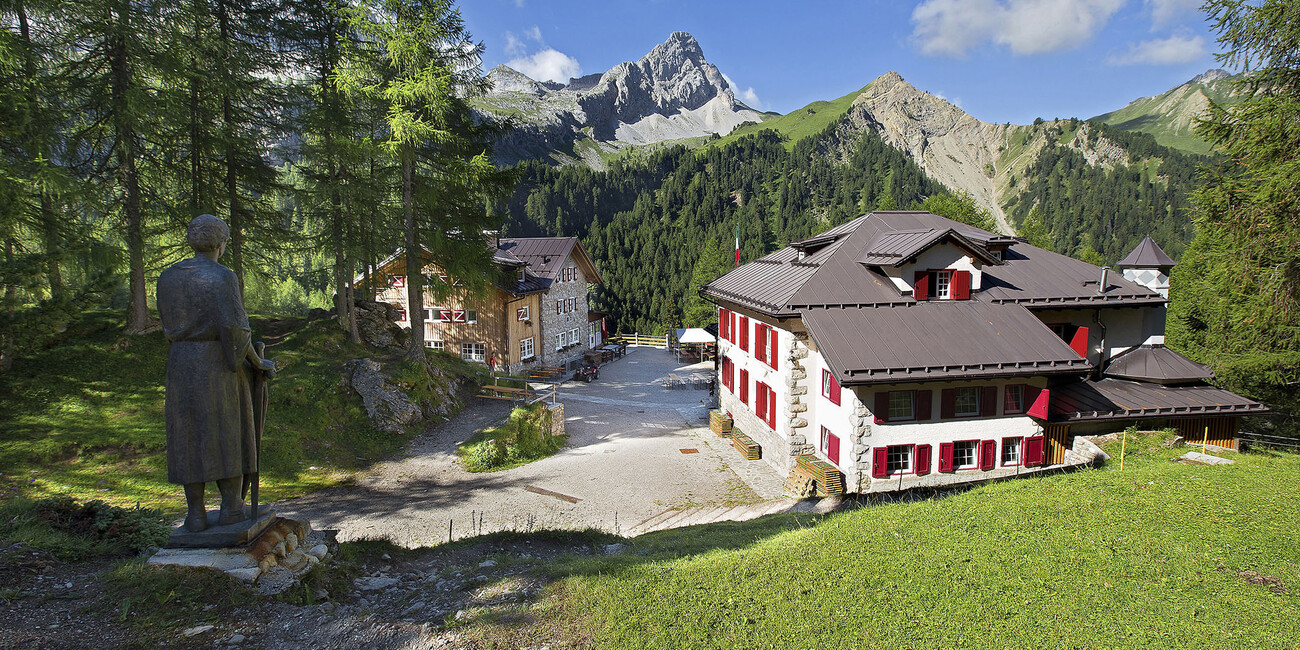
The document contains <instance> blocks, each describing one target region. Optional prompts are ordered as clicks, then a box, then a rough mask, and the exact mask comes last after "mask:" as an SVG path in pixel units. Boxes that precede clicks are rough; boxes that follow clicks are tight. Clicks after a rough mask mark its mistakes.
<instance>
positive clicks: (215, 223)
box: [185, 214, 230, 253]
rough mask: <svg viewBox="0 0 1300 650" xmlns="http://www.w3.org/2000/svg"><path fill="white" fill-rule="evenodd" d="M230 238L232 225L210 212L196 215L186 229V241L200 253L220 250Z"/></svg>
mask: <svg viewBox="0 0 1300 650" xmlns="http://www.w3.org/2000/svg"><path fill="white" fill-rule="evenodd" d="M229 239H230V227H229V226H227V225H226V222H224V221H222V220H221V219H218V218H216V217H214V216H212V215H210V214H201V215H199V216H197V217H194V220H193V221H191V222H190V227H189V228H187V229H186V230H185V241H187V242H189V244H190V248H193V249H194V250H195V252H198V253H208V252H211V251H215V250H218V249H220V248H221V245H222V244H224V243H226V241H227V240H229Z"/></svg>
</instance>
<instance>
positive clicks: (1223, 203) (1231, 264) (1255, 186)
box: [1168, 0, 1300, 432]
mask: <svg viewBox="0 0 1300 650" xmlns="http://www.w3.org/2000/svg"><path fill="white" fill-rule="evenodd" d="M1206 10H1207V12H1208V14H1209V17H1210V20H1211V21H1213V23H1214V28H1215V31H1217V32H1218V34H1219V43H1220V44H1221V45H1222V46H1223V47H1224V48H1225V52H1224V53H1222V54H1220V55H1218V56H1219V59H1220V60H1221V61H1222V62H1224V63H1225V64H1227V65H1229V66H1232V67H1241V68H1242V69H1244V70H1245V71H1246V72H1247V74H1245V75H1243V76H1242V77H1241V79H1240V80H1239V81H1237V89H1236V96H1237V98H1239V99H1240V101H1239V102H1238V103H1236V104H1233V105H1231V106H1219V105H1212V106H1211V110H1210V112H1209V114H1208V116H1207V117H1206V118H1205V119H1204V120H1202V121H1201V122H1200V124H1199V125H1198V131H1199V133H1200V134H1201V135H1202V136H1204V137H1206V138H1207V139H1208V140H1210V141H1211V142H1213V143H1214V144H1215V146H1216V148H1218V149H1219V150H1220V151H1221V152H1222V153H1223V154H1225V155H1224V156H1222V157H1221V158H1219V161H1218V162H1217V164H1216V165H1215V166H1214V167H1213V168H1211V169H1208V170H1206V171H1205V181H1204V183H1203V185H1201V187H1200V188H1199V189H1198V190H1197V191H1196V192H1195V193H1194V195H1193V201H1194V204H1195V208H1196V212H1195V223H1196V235H1195V237H1194V238H1193V239H1192V243H1191V245H1190V246H1189V247H1188V249H1187V251H1186V252H1185V253H1184V254H1183V256H1182V259H1180V260H1179V264H1178V266H1177V267H1175V268H1174V271H1173V277H1172V278H1171V279H1170V292H1171V295H1170V298H1171V300H1172V303H1171V305H1170V310H1169V330H1168V332H1169V342H1170V344H1171V345H1174V346H1176V347H1177V348H1179V349H1180V350H1182V351H1184V352H1185V353H1187V354H1188V355H1189V356H1191V357H1192V358H1194V359H1197V360H1199V361H1203V362H1205V363H1208V364H1210V365H1211V366H1212V367H1213V368H1214V370H1215V373H1216V376H1217V377H1218V379H1219V380H1220V381H1223V382H1224V383H1225V384H1227V385H1228V386H1229V387H1230V388H1232V389H1233V390H1238V391H1240V392H1243V393H1245V394H1246V395H1250V396H1252V397H1255V398H1258V399H1262V400H1265V401H1267V402H1268V403H1269V404H1270V406H1272V407H1273V409H1274V414H1275V421H1276V422H1278V423H1280V424H1282V426H1283V427H1285V428H1289V429H1290V430H1291V431H1292V432H1294V431H1295V428H1296V427H1295V424H1296V423H1295V417H1296V413H1297V407H1298V406H1300V404H1298V402H1297V399H1296V396H1295V385H1296V383H1297V382H1300V130H1297V129H1296V128H1295V125H1296V124H1300V3H1297V2H1295V1H1294V0H1287V1H1282V0H1268V1H1266V2H1262V3H1257V2H1241V1H1238V0H1212V1H1211V2H1209V3H1207V5H1206Z"/></svg>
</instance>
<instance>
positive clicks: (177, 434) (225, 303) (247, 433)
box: [158, 214, 274, 532]
mask: <svg viewBox="0 0 1300 650" xmlns="http://www.w3.org/2000/svg"><path fill="white" fill-rule="evenodd" d="M185 235H186V240H187V241H188V242H189V244H190V247H191V248H193V249H194V257H191V258H189V259H186V260H183V261H180V262H177V263H176V264H173V265H172V266H171V267H169V268H168V269H167V270H165V271H163V272H162V275H161V276H159V278H158V315H159V316H160V317H161V318H162V326H163V333H164V334H165V335H166V336H167V341H168V342H169V343H170V345H169V349H168V352H167V388H166V402H165V404H166V406H165V409H166V422H167V480H169V481H171V482H172V483H179V484H181V485H184V486H185V503H186V508H187V513H186V517H185V528H186V529H188V530H190V531H192V532H199V531H202V530H204V529H206V528H207V527H208V516H207V512H206V509H205V507H204V498H203V492H204V486H205V484H206V483H208V482H209V481H215V482H216V484H217V489H218V491H220V492H221V510H220V512H219V516H218V518H217V523H218V524H221V525H225V524H233V523H237V522H240V521H243V520H245V519H246V518H247V516H248V515H247V514H246V513H245V510H244V493H245V491H246V489H247V488H248V486H249V484H250V483H252V482H254V481H255V480H256V476H257V471H258V458H257V456H258V442H259V440H258V438H259V437H260V436H259V435H258V433H259V429H258V425H259V424H260V419H261V415H262V413H258V412H255V390H254V388H255V385H256V382H257V381H258V380H261V379H262V377H261V374H262V373H263V372H268V371H271V370H273V369H274V365H273V364H272V363H271V362H269V361H266V360H263V359H262V358H261V356H260V355H259V354H258V351H257V350H255V349H254V346H253V345H252V341H251V330H250V328H249V326H248V314H247V313H245V312H244V301H243V296H242V295H241V293H240V290H239V280H238V278H236V276H235V273H234V271H231V270H230V269H228V268H226V267H225V266H222V265H221V264H218V263H217V260H218V259H220V258H221V255H222V253H224V252H225V250H226V242H227V241H228V240H229V239H230V229H229V228H228V227H227V226H226V224H225V222H223V221H222V220H221V219H218V218H217V217H214V216H212V215H210V214H204V215H199V216H197V217H195V218H194V220H193V221H191V222H190V225H189V228H188V230H187V231H186V233H185ZM258 406H262V405H258ZM254 500H256V488H255V487H254ZM254 518H256V515H254Z"/></svg>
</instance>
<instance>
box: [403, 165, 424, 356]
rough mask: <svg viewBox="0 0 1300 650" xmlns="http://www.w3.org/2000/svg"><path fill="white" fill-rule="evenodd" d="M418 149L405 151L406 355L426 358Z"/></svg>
mask: <svg viewBox="0 0 1300 650" xmlns="http://www.w3.org/2000/svg"><path fill="white" fill-rule="evenodd" d="M414 172H415V152H414V151H412V150H411V148H410V147H406V148H405V150H404V151H402V230H403V231H404V233H405V235H406V317H407V320H408V321H410V323H411V341H410V344H409V345H408V346H407V348H406V358H407V359H409V360H411V361H423V360H424V255H423V251H422V249H421V248H420V237H419V230H418V227H417V224H416V222H415V191H414V190H415V188H414V187H413V183H414V181H413V179H412V176H413V175H414Z"/></svg>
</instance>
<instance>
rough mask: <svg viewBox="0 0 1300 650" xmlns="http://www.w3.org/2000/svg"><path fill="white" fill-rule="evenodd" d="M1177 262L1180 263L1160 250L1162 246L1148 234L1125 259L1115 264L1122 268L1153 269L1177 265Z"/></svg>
mask: <svg viewBox="0 0 1300 650" xmlns="http://www.w3.org/2000/svg"><path fill="white" fill-rule="evenodd" d="M1177 264H1178V263H1177V262H1175V261H1174V260H1173V259H1171V258H1170V257H1169V256H1168V255H1165V252H1164V251H1162V250H1160V246H1158V245H1156V241H1155V240H1154V239H1151V235H1147V236H1146V237H1143V238H1142V241H1141V242H1140V243H1139V244H1138V245H1137V247H1136V248H1134V249H1133V250H1132V251H1129V254H1128V255H1127V256H1125V257H1124V259H1122V260H1120V261H1119V263H1118V264H1116V265H1115V266H1118V267H1120V268H1125V267H1128V268H1147V269H1153V268H1161V267H1170V266H1177Z"/></svg>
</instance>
